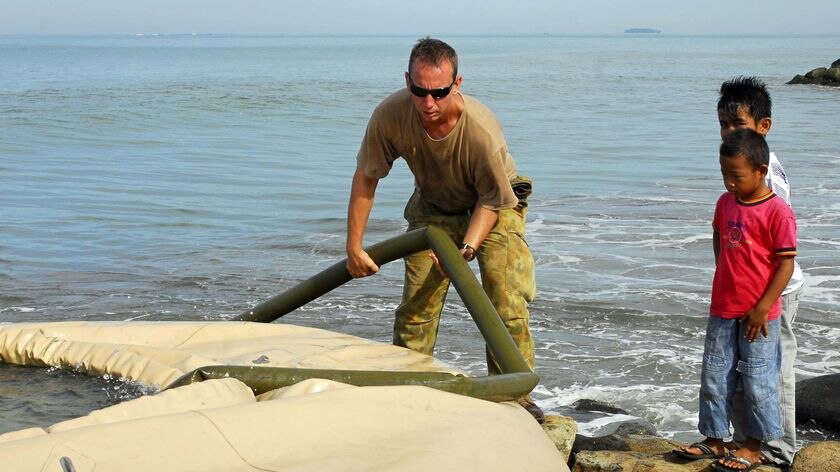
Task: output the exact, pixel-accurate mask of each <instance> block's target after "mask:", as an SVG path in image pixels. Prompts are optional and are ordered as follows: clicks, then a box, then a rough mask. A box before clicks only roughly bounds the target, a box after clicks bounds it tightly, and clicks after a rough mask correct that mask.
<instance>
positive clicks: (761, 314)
mask: <svg viewBox="0 0 840 472" xmlns="http://www.w3.org/2000/svg"><path fill="white" fill-rule="evenodd" d="M792 274H793V256H787V257H780V258H779V267H777V268H776V272H775V273H774V274H773V278H772V279H770V284H769V285H768V286H767V289H766V290H765V291H764V295H762V296H761V298H760V299H759V300H758V303H756V304H755V306H754V307H752V309H751V310H750V311H748V312H747V313H746V316H744V318H743V322H744V323H747V328H746V329H745V330H744V337H745V338H746V339H747V341H750V342H752V341H755V340H756V338H758V334H759V333H761V334H763V335H764V337H767V334H768V332H767V316H768V314H769V312H770V308H771V307H772V306H773V303H775V302H776V300H777V299H778V298H779V297H780V296H782V292H783V291H784V290H785V287H786V286H787V283H788V280H790V276H791V275H792Z"/></svg>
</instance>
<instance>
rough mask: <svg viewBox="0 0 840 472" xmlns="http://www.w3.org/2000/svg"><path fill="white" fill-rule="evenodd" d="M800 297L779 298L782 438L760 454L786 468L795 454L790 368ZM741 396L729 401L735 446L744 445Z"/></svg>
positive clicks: (793, 382)
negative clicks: (780, 308)
mask: <svg viewBox="0 0 840 472" xmlns="http://www.w3.org/2000/svg"><path fill="white" fill-rule="evenodd" d="M801 296H802V287H799V288H798V289H796V290H794V291H792V292H790V293H788V294H785V295H782V316H781V318H779V320H781V325H780V336H781V344H782V375H781V377H779V401H780V403H781V412H782V428H783V429H784V430H785V434H784V436H782V437H781V438H780V439H778V440H773V441H768V442H767V443H765V444H764V445H763V446H762V450H761V452H762V453H763V454H764V455H765V456H766V457H767V458H769V459H771V460H773V461H774V462H776V463H777V464H780V465H789V464H791V463H792V462H793V455H794V454H795V453H796V390H795V388H796V376H795V375H794V372H793V364H794V362H795V361H796V346H797V345H796V336H794V334H793V322H794V320H795V319H796V312H797V311H798V309H799V298H800V297H801ZM743 405H744V392H743V391H742V389H741V388H740V385H739V388H738V389H737V390H736V392H735V397H734V398H733V399H732V427H733V428H734V430H735V433H734V435H733V438H732V439H733V440H734V441H735V442H736V443H739V444H740V443H742V442H744V439H746V437H745V433H744V429H745V428H746V426H745V424H746V418H745V417H744V414H743V413H742V412H743V411H744V408H743Z"/></svg>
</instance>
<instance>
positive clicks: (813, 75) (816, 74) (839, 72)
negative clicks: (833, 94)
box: [788, 59, 840, 87]
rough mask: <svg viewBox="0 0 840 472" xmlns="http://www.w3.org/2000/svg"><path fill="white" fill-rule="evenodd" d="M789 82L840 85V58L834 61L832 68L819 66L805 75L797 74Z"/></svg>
mask: <svg viewBox="0 0 840 472" xmlns="http://www.w3.org/2000/svg"><path fill="white" fill-rule="evenodd" d="M788 84H811V85H826V86H830V87H840V59H838V60H836V61H834V62H833V63H832V64H831V67H830V68H826V67H817V68H816V69H812V70H811V71H809V72H807V73H806V74H805V75H799V74H797V75H796V76H795V77H794V78H792V79H790V81H788Z"/></svg>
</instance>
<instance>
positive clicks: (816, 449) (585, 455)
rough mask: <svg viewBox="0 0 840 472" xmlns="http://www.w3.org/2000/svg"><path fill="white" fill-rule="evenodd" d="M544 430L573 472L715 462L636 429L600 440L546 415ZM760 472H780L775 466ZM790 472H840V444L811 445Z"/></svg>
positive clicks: (686, 469)
mask: <svg viewBox="0 0 840 472" xmlns="http://www.w3.org/2000/svg"><path fill="white" fill-rule="evenodd" d="M627 424H630V423H627ZM543 430H544V431H545V432H546V434H547V435H548V436H549V437H550V438H551V440H552V441H554V445H555V446H556V447H557V450H558V451H560V453H561V454H563V457H565V458H566V461H567V463H568V465H569V469H570V470H571V471H572V472H605V471H610V472H612V471H615V472H620V471H626V472H630V471H633V472H637V471H638V472H643V471H644V472H706V471H711V470H712V468H711V464H712V462H713V460H712V459H701V460H695V461H690V460H688V459H683V458H681V457H679V456H677V455H676V454H674V453H673V452H672V451H673V450H674V449H676V448H678V447H680V446H682V443H679V442H676V441H672V440H670V439H665V438H661V437H658V436H655V435H650V434H639V433H637V432H635V431H634V428H633V427H619V429H618V430H617V431H616V432H615V433H613V434H610V435H607V436H601V437H597V438H590V437H585V436H581V435H579V434H577V423H576V422H575V420H574V419H572V418H571V417H568V416H558V415H546V421H545V424H543ZM753 470H754V471H756V472H778V471H779V469H778V468H776V467H771V466H761V467H758V468H755V469H753ZM789 471H790V472H838V471H840V441H821V442H815V443H811V444H809V445H807V446H805V447H803V448H802V449H800V450H799V451H798V452H797V453H796V456H795V457H794V460H793V465H792V466H791V468H790V469H789Z"/></svg>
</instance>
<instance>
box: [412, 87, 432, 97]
mask: <svg viewBox="0 0 840 472" xmlns="http://www.w3.org/2000/svg"><path fill="white" fill-rule="evenodd" d="M410 88H411V93H413V94H414V95H415V96H417V97H420V98H423V97H425V96H426V95H428V94H429V92H431V90H427V89H424V88H423V87H418V86H416V85H414V84H411V87H410ZM432 96H433V97H434V95H432Z"/></svg>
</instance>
